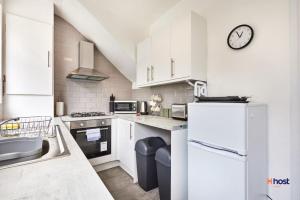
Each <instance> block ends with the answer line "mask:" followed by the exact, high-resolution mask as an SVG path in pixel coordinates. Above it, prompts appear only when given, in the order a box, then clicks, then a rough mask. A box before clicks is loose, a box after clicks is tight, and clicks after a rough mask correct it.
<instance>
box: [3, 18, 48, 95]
mask: <svg viewBox="0 0 300 200" xmlns="http://www.w3.org/2000/svg"><path fill="white" fill-rule="evenodd" d="M52 35H53V28H52V25H49V24H46V23H41V22H37V21H34V20H30V19H26V18H22V17H18V16H15V15H11V14H7V15H6V89H7V94H35V95H52V76H53V75H52V62H51V61H52V45H53V44H52V43H53V41H52V40H53V38H52Z"/></svg>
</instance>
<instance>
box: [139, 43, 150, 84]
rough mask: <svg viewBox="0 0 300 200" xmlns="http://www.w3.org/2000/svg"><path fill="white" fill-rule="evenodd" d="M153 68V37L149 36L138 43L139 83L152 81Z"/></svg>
mask: <svg viewBox="0 0 300 200" xmlns="http://www.w3.org/2000/svg"><path fill="white" fill-rule="evenodd" d="M150 70H151V39H150V38H147V39H146V40H144V41H143V42H141V43H139V44H138V45H137V73H136V74H137V77H136V82H137V85H144V84H147V83H149V82H150Z"/></svg>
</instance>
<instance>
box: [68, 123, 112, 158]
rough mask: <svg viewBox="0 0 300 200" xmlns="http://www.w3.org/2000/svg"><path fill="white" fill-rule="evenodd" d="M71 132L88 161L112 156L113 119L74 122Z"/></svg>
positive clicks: (71, 125)
mask: <svg viewBox="0 0 300 200" xmlns="http://www.w3.org/2000/svg"><path fill="white" fill-rule="evenodd" d="M70 131H71V134H72V136H73V137H74V139H75V141H76V142H77V144H78V145H79V147H80V148H81V150H82V151H83V153H84V154H85V156H86V157H87V158H88V159H90V158H96V157H101V156H105V155H110V154H111V119H99V120H82V121H72V122H70Z"/></svg>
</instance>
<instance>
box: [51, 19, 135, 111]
mask: <svg viewBox="0 0 300 200" xmlns="http://www.w3.org/2000/svg"><path fill="white" fill-rule="evenodd" d="M54 30H55V31H54V60H55V70H54V71H55V86H54V93H55V101H57V100H58V97H60V99H61V101H64V102H65V113H66V114H70V113H71V112H86V111H104V112H108V111H109V96H110V95H111V94H112V93H114V94H115V95H116V97H117V99H131V96H132V94H131V93H132V89H131V82H130V81H129V80H127V79H126V78H125V77H124V76H123V75H122V74H121V73H120V72H119V71H118V70H117V69H116V68H115V67H114V66H113V65H112V64H111V63H110V62H109V61H108V60H107V59H106V58H105V57H104V56H103V55H102V53H101V52H99V51H98V50H97V49H96V48H95V69H97V70H98V71H99V72H102V73H104V74H107V75H108V76H109V79H106V80H105V81H101V82H93V81H80V80H71V79H67V78H66V76H67V74H68V73H69V72H71V71H73V70H75V69H76V68H77V67H78V43H79V41H80V40H87V39H86V38H84V37H83V36H82V35H81V34H80V33H79V32H78V31H77V30H76V29H74V27H73V26H71V25H70V24H68V23H67V22H66V21H64V20H63V19H62V18H60V17H57V16H55V24H54Z"/></svg>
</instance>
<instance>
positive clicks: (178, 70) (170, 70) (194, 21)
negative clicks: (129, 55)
mask: <svg viewBox="0 0 300 200" xmlns="http://www.w3.org/2000/svg"><path fill="white" fill-rule="evenodd" d="M206 32H207V30H206V22H205V20H204V19H203V18H202V17H201V16H199V15H198V14H196V13H195V12H193V11H191V12H189V13H188V14H185V15H184V16H180V17H178V18H176V19H174V20H173V21H172V22H171V23H170V24H167V25H166V26H165V27H163V28H161V29H160V30H157V31H154V32H153V33H152V35H151V45H150V46H149V45H147V46H146V47H145V48H148V50H145V49H143V51H141V48H138V49H137V51H138V58H139V54H141V55H143V54H144V52H149V51H150V52H151V53H150V54H151V56H150V64H147V65H148V66H149V65H150V72H149V73H150V80H149V77H148V76H147V72H146V73H145V72H143V73H142V72H141V70H139V67H138V68H137V77H138V79H137V80H138V81H137V86H138V87H145V86H153V85H161V84H167V83H172V82H180V81H184V80H202V81H206V60H207V33H206ZM147 40H150V39H147ZM140 45H142V43H141V44H139V45H138V47H139V46H140ZM149 49H150V50H149ZM141 57H143V56H141ZM145 80H149V81H145Z"/></svg>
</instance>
